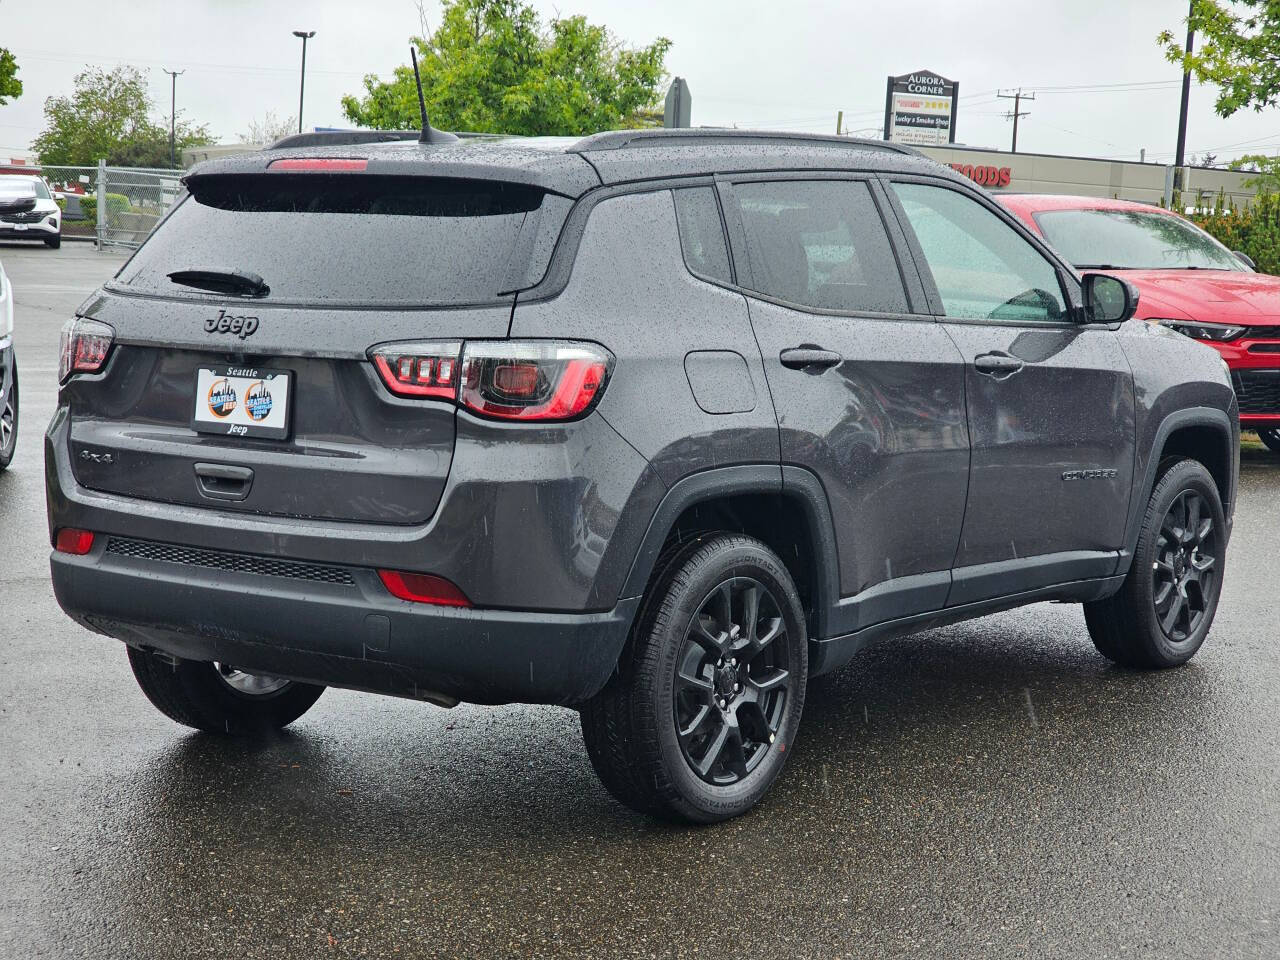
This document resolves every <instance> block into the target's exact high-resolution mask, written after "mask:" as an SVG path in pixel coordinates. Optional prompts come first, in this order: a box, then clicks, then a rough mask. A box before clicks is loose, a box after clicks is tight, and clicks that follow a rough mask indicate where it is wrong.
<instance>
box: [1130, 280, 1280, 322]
mask: <svg viewBox="0 0 1280 960" xmlns="http://www.w3.org/2000/svg"><path fill="white" fill-rule="evenodd" d="M1106 272H1107V273H1114V274H1115V275H1116V276H1120V277H1123V278H1124V279H1126V280H1128V281H1129V282H1130V283H1132V284H1133V285H1134V286H1136V287H1137V288H1138V290H1139V292H1140V293H1141V294H1142V296H1141V299H1140V301H1139V303H1138V317H1139V318H1141V319H1148V318H1153V317H1161V318H1165V317H1167V318H1169V319H1171V320H1204V321H1207V322H1210V323H1213V322H1218V323H1243V324H1247V325H1249V326H1269V325H1275V326H1278V327H1280V277H1273V276H1269V275H1267V274H1264V273H1245V272H1242V271H1234V270H1108V271H1106Z"/></svg>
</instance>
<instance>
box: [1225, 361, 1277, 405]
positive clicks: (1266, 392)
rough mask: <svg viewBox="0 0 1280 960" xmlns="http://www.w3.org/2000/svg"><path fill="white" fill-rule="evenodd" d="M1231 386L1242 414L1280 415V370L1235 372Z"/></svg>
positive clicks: (1233, 372) (1232, 375) (1232, 374)
mask: <svg viewBox="0 0 1280 960" xmlns="http://www.w3.org/2000/svg"><path fill="white" fill-rule="evenodd" d="M1231 384H1232V386H1234V387H1235V388H1236V400H1237V401H1238V402H1239V404H1240V412H1241V413H1280V369H1278V370H1234V371H1232V373H1231Z"/></svg>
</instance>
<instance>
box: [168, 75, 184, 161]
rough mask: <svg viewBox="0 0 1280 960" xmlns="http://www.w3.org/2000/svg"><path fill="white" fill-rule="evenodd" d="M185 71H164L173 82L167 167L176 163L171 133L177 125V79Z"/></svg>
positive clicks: (170, 100)
mask: <svg viewBox="0 0 1280 960" xmlns="http://www.w3.org/2000/svg"><path fill="white" fill-rule="evenodd" d="M186 72H187V71H185V70H166V71H165V73H167V74H169V76H170V77H172V78H173V82H172V84H171V85H170V87H169V166H171V167H176V166H177V165H178V161H177V159H176V158H175V156H174V148H173V133H174V129H175V127H176V126H177V124H178V78H179V77H180V76H182V75H183V74H184V73H186Z"/></svg>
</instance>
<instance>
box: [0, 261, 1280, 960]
mask: <svg viewBox="0 0 1280 960" xmlns="http://www.w3.org/2000/svg"><path fill="white" fill-rule="evenodd" d="M119 260H120V258H119V257H116V256H102V255H99V254H97V253H96V252H94V251H93V250H92V248H90V247H89V246H87V245H81V244H70V243H68V244H67V245H66V246H64V248H63V249H62V250H61V251H60V252H53V251H48V250H45V249H44V248H43V247H18V246H16V245H0V262H3V263H4V266H5V269H6V270H7V271H8V272H9V275H10V278H11V279H12V280H13V283H14V285H15V287H16V289H17V304H18V309H17V325H18V329H17V336H16V342H17V347H18V351H19V353H18V357H19V363H20V368H21V374H22V380H21V387H22V420H21V437H20V447H19V451H18V455H17V458H16V462H15V464H14V466H13V467H12V468H11V469H10V471H9V472H8V473H6V474H0V558H3V560H2V562H0V815H2V816H0V957H12V958H24V960H25V958H31V957H58V958H63V957H93V958H143V957H147V958H150V957H218V958H224V957H330V956H332V957H344V956H369V957H389V956H405V957H413V956H431V955H440V956H507V955H520V956H546V955H552V954H559V955H565V956H663V957H665V956H672V955H679V956H699V957H711V956H716V957H756V956H760V957H789V956H802V957H810V956H812V957H837V956H851V957H913V958H914V957H987V956H989V957H1021V956H1029V957H1067V958H1104V957H1135V956H1136V957H1209V956H1214V957H1276V956H1280V777H1278V776H1277V768H1278V764H1280V735H1278V734H1277V727H1278V726H1280V657H1278V656H1277V653H1276V646H1277V643H1278V642H1280V629H1278V627H1280V613H1278V612H1277V611H1278V608H1280V602H1278V601H1280V586H1278V585H1280V562H1278V557H1277V549H1276V542H1277V539H1280V457H1271V456H1270V455H1268V454H1265V453H1262V452H1259V451H1254V450H1248V451H1246V452H1245V456H1244V461H1245V462H1244V469H1243V481H1242V492H1241V501H1240V506H1239V509H1238V511H1237V514H1236V516H1237V523H1236V532H1235V536H1234V539H1233V541H1232V543H1231V549H1230V553H1229V563H1228V575H1227V583H1226V591H1225V595H1224V598H1223V601H1222V605H1221V608H1220V610H1219V613H1218V620H1217V624H1216V626H1215V628H1214V631H1213V633H1212V634H1211V636H1210V639H1209V641H1208V643H1207V644H1206V646H1205V648H1204V649H1203V650H1202V652H1201V653H1200V655H1199V656H1198V657H1197V658H1196V659H1195V660H1193V661H1192V663H1191V664H1190V665H1189V666H1187V667H1185V668H1183V669H1180V670H1173V671H1166V672H1161V673H1132V672H1126V671H1123V670H1119V669H1116V668H1114V667H1111V666H1110V665H1109V664H1108V663H1107V662H1106V661H1105V660H1103V659H1102V658H1101V657H1099V656H1098V655H1097V654H1095V653H1094V650H1093V647H1092V646H1091V644H1090V642H1089V639H1088V637H1087V635H1086V634H1085V630H1084V623H1083V620H1082V617H1081V614H1080V611H1079V608H1077V607H1074V606H1061V605H1040V606H1035V607H1031V608H1028V609H1026V610H1023V611H1017V612H1013V613H1008V614H1004V615H1000V616H996V617H991V618H988V619H985V620H980V621H977V622H974V623H970V624H966V625H963V626H958V627H952V628H947V629H942V630H935V631H932V632H930V633H926V634H922V635H919V636H916V637H912V638H909V639H906V640H898V641H892V642H886V643H883V644H881V645H880V646H878V647H874V648H872V649H871V650H869V651H868V652H866V653H865V654H864V655H863V656H862V657H861V658H860V659H858V660H856V661H855V662H854V663H853V664H852V665H851V666H850V667H848V668H846V669H845V670H844V671H842V672H840V673H838V674H836V675H835V676H832V677H829V678H824V679H822V680H819V681H816V682H815V683H814V684H812V685H811V686H810V690H809V695H808V701H807V703H806V706H805V716H804V722H803V725H802V729H801V737H800V739H799V740H798V741H797V743H796V745H795V752H794V756H793V757H792V758H791V761H790V763H789V765H788V767H787V769H786V771H785V773H784V774H783V776H782V778H781V780H780V781H779V782H778V784H777V785H776V786H775V787H774V789H773V791H772V793H771V794H770V795H769V797H768V798H767V799H766V801H765V802H764V803H763V804H762V805H761V806H760V807H759V808H758V809H757V810H756V811H754V812H753V813H752V814H750V815H748V816H746V817H744V818H742V819H741V820H738V821H736V822H733V823H729V824H725V825H722V826H717V827H713V828H704V829H681V828H675V827H671V826H666V825H661V824H657V823H654V822H651V821H648V820H646V819H645V818H643V817H640V816H637V815H634V814H632V813H630V812H628V811H627V810H625V809H623V808H622V807H620V806H618V805H617V804H616V803H614V802H613V801H612V800H611V799H610V798H609V796H608V795H607V794H606V793H605V791H604V789H603V788H602V787H600V786H599V784H598V783H597V782H596V780H595V778H594V776H593V775H592V772H591V769H590V766H589V765H588V763H587V760H586V758H585V756H584V754H583V751H582V748H581V745H580V735H579V732H578V725H577V717H576V715H575V714H573V713H570V712H568V711H566V710H561V709H556V708H544V707H527V706H511V707H501V708H480V707H469V706H462V707H459V708H457V709H455V710H451V711H449V710H442V709H439V708H436V707H432V706H428V705H425V704H419V703H412V702H408V701H398V700H393V699H387V698H379V697H374V696H369V695H362V694H355V693H348V692H345V691H328V692H326V694H325V695H324V696H323V697H322V698H321V700H320V702H319V703H318V704H317V705H316V706H315V707H314V708H313V709H312V710H311V712H310V713H308V714H307V715H306V716H305V717H303V718H302V720H300V721H299V722H298V723H296V724H294V725H293V727H291V728H290V729H289V731H288V732H287V733H286V734H284V735H282V736H281V737H279V738H278V739H276V740H274V741H272V742H269V743H265V744H256V745H255V744H246V743H240V742H234V741H227V740H222V739H217V738H212V737H207V736H203V735H199V734H194V733H191V732H189V731H186V730H184V729H182V728H180V727H178V726H176V725H174V724H173V723H171V722H170V721H169V720H167V719H166V718H164V717H163V716H161V715H160V714H159V713H158V712H156V711H155V710H154V709H152V707H151V706H150V705H149V704H148V703H147V702H146V700H145V699H144V698H143V696H142V694H141V693H140V691H139V690H138V689H137V687H136V686H135V684H134V682H133V679H132V676H131V674H130V673H129V669H128V666H127V663H126V661H125V655H124V648H123V646H122V645H120V644H118V643H116V642H114V641H109V640H106V639H103V638H101V637H97V636H95V635H92V634H90V633H88V632H86V631H84V630H82V629H81V628H79V627H77V626H75V625H74V624H73V623H72V622H71V621H70V620H68V619H66V618H65V617H64V616H63V615H62V614H61V612H60V611H59V610H58V607H57V605H56V603H55V602H54V599H53V594H52V592H51V590H50V587H49V583H48V568H47V560H46V557H47V552H48V542H47V537H46V533H45V526H44V523H45V521H44V495H43V488H42V465H41V448H40V438H41V433H42V431H43V428H44V426H45V424H46V423H47V421H48V419H49V416H50V414H51V413H52V410H53V405H54V401H55V379H56V374H55V368H56V365H57V337H58V329H59V327H60V326H61V324H62V322H63V320H64V319H65V318H67V317H69V316H70V315H71V314H72V312H73V311H74V308H75V307H76V305H77V304H78V303H79V302H80V300H81V299H82V296H83V295H84V294H85V293H87V292H89V291H90V290H91V289H92V288H93V287H94V286H95V285H96V284H97V283H99V282H101V280H103V279H105V278H106V277H107V276H108V275H109V274H110V273H111V272H112V271H113V270H114V269H115V267H116V265H117V264H118V263H119Z"/></svg>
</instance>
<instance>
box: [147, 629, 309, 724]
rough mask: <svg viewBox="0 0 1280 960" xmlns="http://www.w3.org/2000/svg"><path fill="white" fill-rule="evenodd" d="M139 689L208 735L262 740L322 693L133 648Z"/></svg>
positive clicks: (159, 706) (163, 710)
mask: <svg viewBox="0 0 1280 960" xmlns="http://www.w3.org/2000/svg"><path fill="white" fill-rule="evenodd" d="M129 666H130V667H132V668H133V675H134V677H135V678H136V679H137V681H138V686H140V687H141V688H142V692H143V693H145V694H146V695H147V699H148V700H150V701H151V703H152V705H153V706H155V708H156V709H157V710H159V711H160V712H161V713H163V714H164V715H165V716H167V717H168V718H169V719H171V720H176V721H177V722H178V723H181V724H184V725H186V726H188V727H194V728H195V729H197V730H203V731H204V732H205V733H221V734H227V735H230V736H260V735H262V734H264V733H271V732H273V731H276V730H279V729H281V728H282V727H286V726H288V725H289V724H291V723H293V721H295V720H297V719H298V718H299V717H300V716H302V715H303V714H304V713H306V712H307V711H308V710H309V709H310V708H311V705H312V704H313V703H315V702H316V701H317V700H318V699H320V694H322V693H324V687H320V686H315V685H313V684H309V683H297V682H295V681H292V680H278V679H275V678H272V677H259V676H254V675H252V674H247V673H243V672H241V671H239V670H236V669H234V668H232V667H228V666H225V665H221V664H214V663H205V662H203V661H199V660H178V662H177V665H176V666H175V665H174V664H172V663H170V662H169V661H168V660H165V659H162V658H161V657H158V656H156V655H155V654H153V653H147V652H146V651H143V650H138V649H135V648H134V647H129Z"/></svg>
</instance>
